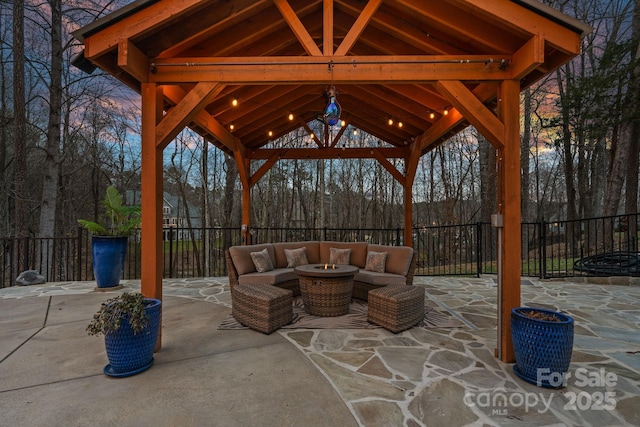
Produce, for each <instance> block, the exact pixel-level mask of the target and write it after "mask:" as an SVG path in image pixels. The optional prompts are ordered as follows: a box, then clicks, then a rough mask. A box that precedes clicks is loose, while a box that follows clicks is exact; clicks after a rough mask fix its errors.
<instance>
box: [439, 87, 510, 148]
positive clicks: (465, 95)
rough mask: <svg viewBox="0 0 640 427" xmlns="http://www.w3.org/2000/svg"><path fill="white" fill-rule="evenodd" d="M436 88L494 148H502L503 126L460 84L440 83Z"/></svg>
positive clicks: (503, 142)
mask: <svg viewBox="0 0 640 427" xmlns="http://www.w3.org/2000/svg"><path fill="white" fill-rule="evenodd" d="M436 88H437V89H438V91H439V92H440V93H442V95H444V96H445V97H446V98H447V100H449V102H451V104H452V105H453V106H454V107H456V109H457V110H459V111H460V112H462V114H463V115H464V117H465V118H466V119H467V120H468V121H469V123H471V124H472V125H474V126H475V127H476V128H477V129H478V130H479V131H480V133H482V135H484V136H485V137H486V138H487V139H488V140H489V141H490V142H491V143H492V144H493V145H494V146H496V147H498V148H499V147H502V146H504V144H505V141H504V124H503V123H502V122H501V121H500V119H498V117H496V116H495V114H493V113H492V112H491V111H490V110H489V109H488V108H487V107H486V106H485V105H484V104H483V103H482V102H481V101H480V100H479V99H478V98H476V96H475V95H474V94H473V92H471V91H470V90H469V89H467V88H466V87H465V85H464V84H462V82H453V81H441V82H438V83H437V84H436Z"/></svg>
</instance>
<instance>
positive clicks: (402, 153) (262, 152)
mask: <svg viewBox="0 0 640 427" xmlns="http://www.w3.org/2000/svg"><path fill="white" fill-rule="evenodd" d="M375 150H378V153H379V154H381V155H383V156H384V157H386V158H388V159H390V158H396V159H404V158H405V157H406V156H407V155H408V153H409V148H408V147H403V148H400V147H398V148H387V147H381V148H289V149H286V150H281V149H277V148H261V149H258V150H254V151H253V152H252V153H251V159H252V160H259V159H262V160H266V159H269V158H270V157H271V156H273V154H274V152H276V153H278V155H279V156H280V159H289V160H291V159H340V158H344V159H375V158H376V154H374V152H375Z"/></svg>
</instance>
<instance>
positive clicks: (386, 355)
mask: <svg viewBox="0 0 640 427" xmlns="http://www.w3.org/2000/svg"><path fill="white" fill-rule="evenodd" d="M602 282H603V283H601V284H593V283H579V282H577V281H574V282H571V281H540V280H534V279H523V284H522V286H521V289H522V305H527V306H538V307H544V308H550V309H554V310H560V311H562V312H564V313H567V314H569V315H571V316H572V317H573V318H574V319H575V339H574V349H573V355H572V363H571V367H570V370H569V378H568V380H567V385H566V387H563V388H560V389H545V388H540V387H536V386H535V385H532V384H529V383H527V382H524V381H523V380H521V379H520V378H518V377H517V376H516V375H515V374H514V372H513V364H506V363H503V362H501V361H500V360H499V359H497V358H496V357H495V356H494V354H495V349H496V338H497V332H496V324H497V321H496V301H497V285H496V280H495V277H493V276H483V277H482V278H466V277H416V280H415V284H416V285H417V286H420V287H423V288H424V289H425V291H426V296H427V299H428V304H429V305H430V306H432V307H433V308H434V309H436V310H438V311H440V312H442V313H444V314H447V315H450V316H452V317H454V318H456V319H458V320H459V322H460V327H456V328H438V329H423V328H412V329H410V330H408V331H405V332H402V333H399V334H393V333H391V332H388V331H386V330H384V329H360V330H358V329H349V330H345V329H334V330H330V329H317V330H296V329H288V330H284V329H281V330H279V331H277V332H276V333H274V334H272V336H271V337H277V336H280V337H281V338H282V339H284V342H283V343H282V344H283V345H286V346H287V347H288V348H287V351H291V349H295V352H297V353H299V354H300V355H301V356H302V357H300V358H296V361H297V362H296V363H298V364H301V365H305V366H301V368H305V367H311V368H310V369H311V370H312V371H315V372H316V373H318V374H319V376H318V377H317V378H316V379H315V380H314V381H315V382H314V383H311V384H308V387H307V388H304V389H303V390H294V391H292V390H289V391H288V392H287V393H295V395H296V396H297V395H300V396H299V397H300V399H303V400H302V402H305V401H306V402H308V404H304V403H299V402H298V401H297V400H295V399H290V400H289V402H290V405H291V407H290V408H286V409H285V410H282V409H280V410H281V411H283V412H281V413H280V415H278V414H277V413H275V414H274V415H273V416H274V417H276V418H277V417H278V416H280V417H281V418H280V419H279V421H280V425H331V423H335V422H338V421H327V420H326V419H324V418H322V417H319V415H318V414H315V415H309V417H310V418H308V419H306V418H304V417H305V416H306V413H305V411H307V412H309V411H320V412H326V413H329V412H331V411H336V415H335V416H336V417H337V418H335V419H341V418H340V417H342V421H340V422H341V423H344V422H345V421H344V418H345V414H349V413H350V414H351V415H350V416H352V417H353V423H352V425H360V426H409V427H414V426H447V427H449V426H463V425H470V426H512V425H514V426H560V425H567V426H574V425H575V426H613V425H629V426H637V425H640V410H639V409H638V408H640V333H639V330H640V286H637V285H635V282H634V281H633V280H628V281H627V282H623V281H620V280H618V281H614V283H625V284H623V285H616V284H610V283H609V281H606V280H603V281H602ZM605 282H606V283H605ZM122 283H123V285H124V290H125V291H126V290H138V289H139V282H137V281H123V282H122ZM94 286H95V285H94V284H93V283H88V282H65V283H50V284H46V285H36V286H30V287H11V288H5V289H0V331H1V330H2V329H5V331H7V330H8V331H10V332H4V333H3V332H0V334H5V335H0V337H3V339H2V344H0V407H2V408H3V409H2V412H3V413H4V415H1V416H0V424H3V422H2V418H5V420H13V421H15V422H18V423H22V422H24V423H33V422H38V421H39V420H45V421H46V420H48V421H49V422H48V423H47V425H82V424H83V423H82V422H81V421H82V420H83V418H82V417H81V416H79V415H77V414H75V413H74V408H73V407H72V408H71V409H69V408H67V409H66V410H65V411H63V412H62V413H61V415H59V416H55V417H52V416H49V417H47V416H46V414H42V415H41V416H40V415H38V411H42V412H44V411H45V410H44V409H42V408H43V406H39V405H38V401H37V400H34V399H36V397H34V396H40V399H43V400H46V402H47V404H46V405H44V408H50V407H55V406H56V401H55V399H56V397H55V395H54V396H51V395H48V394H47V395H46V396H45V395H44V394H42V393H40V392H39V390H42V388H43V387H45V386H47V385H48V384H55V385H56V386H59V387H63V388H64V387H71V386H72V385H73V384H74V380H76V379H80V378H89V377H90V378H92V381H94V382H100V381H101V380H102V378H103V377H104V376H103V375H102V374H101V365H100V363H103V361H101V360H100V355H99V353H100V350H99V349H98V348H97V345H94V344H90V345H91V346H92V351H93V352H94V353H96V354H93V355H92V356H91V357H85V358H80V359H77V357H78V356H77V353H76V350H78V349H79V347H77V346H81V345H86V344H84V343H87V342H88V341H86V340H87V338H86V337H82V339H80V338H78V339H75V338H74V339H72V340H71V341H69V342H67V343H66V344H65V346H64V348H65V349H66V350H64V349H63V350H60V349H59V348H58V350H57V351H62V352H63V353H64V352H67V353H66V354H64V355H63V356H60V360H62V359H64V360H66V361H67V362H68V363H71V364H75V366H78V367H79V368H80V369H79V372H80V373H78V374H75V375H77V378H74V377H73V376H72V377H68V378H67V377H64V375H62V374H60V376H56V372H57V369H59V368H55V367H42V366H34V365H38V364H42V365H47V359H46V358H40V359H34V356H33V352H40V353H46V352H47V351H48V350H47V349H48V345H53V344H50V343H47V341H46V332H47V322H48V319H54V317H52V316H54V315H55V314H56V313H55V312H53V311H52V310H54V309H57V310H64V309H66V308H68V307H67V306H66V305H65V304H68V306H69V307H70V306H71V305H73V304H75V303H77V301H78V298H80V297H78V295H85V296H88V295H92V296H93V298H94V299H97V300H104V299H106V298H107V297H108V296H111V295H108V294H111V293H110V292H108V293H103V292H95V291H94ZM96 294H100V295H96ZM163 295H164V297H165V299H167V300H171V301H173V300H174V299H175V298H179V300H180V301H182V302H181V303H180V304H189V302H191V303H194V304H195V303H196V302H197V305H193V306H190V305H185V306H184V307H185V308H184V311H180V312H179V313H178V312H176V313H178V314H174V315H173V317H170V316H172V312H171V311H168V312H167V313H168V314H167V315H166V316H165V314H163V316H165V321H164V324H163V348H162V349H161V350H160V351H159V352H158V353H156V356H155V357H156V366H155V367H154V368H152V369H151V370H149V371H148V373H144V374H141V375H138V376H137V377H132V378H136V379H135V381H136V382H135V383H132V384H138V382H139V384H140V387H143V388H144V387H145V377H147V378H149V381H167V380H166V378H165V379H164V380H160V379H158V380H152V379H151V378H153V377H152V376H151V374H149V373H152V372H154V370H157V369H158V367H159V366H163V363H165V362H163V360H164V359H163V353H165V354H166V356H165V357H166V358H167V362H166V363H165V364H166V366H169V365H170V364H171V363H169V362H173V359H171V357H173V356H172V355H173V354H174V353H172V352H174V351H176V350H175V349H173V348H172V347H171V345H170V343H171V341H170V338H171V336H172V335H171V331H172V329H173V328H177V327H178V325H179V324H181V323H180V322H184V324H187V325H190V326H189V328H190V329H189V331H190V332H189V333H191V334H193V336H192V337H191V339H192V341H191V342H193V345H194V346H196V345H200V346H205V347H207V351H209V352H210V353H211V354H213V353H214V352H215V351H216V350H215V347H216V342H215V341H216V340H212V339H209V338H208V336H207V334H212V333H213V331H214V330H215V329H216V326H217V324H208V325H204V324H203V323H204V322H205V320H204V319H203V318H202V314H201V313H204V312H211V311H214V312H216V313H218V314H217V315H216V316H217V317H215V319H222V318H223V317H224V316H226V315H227V314H228V313H229V312H230V300H231V298H230V293H229V288H228V281H227V279H226V278H204V279H166V280H165V281H164V283H163ZM47 297H50V298H49V300H48V308H47V310H48V311H47V316H46V317H45V319H44V323H43V326H42V327H41V328H39V329H38V331H36V332H35V333H33V335H30V336H29V335H28V334H27V335H25V334H20V333H19V332H20V331H21V326H20V325H19V324H16V322H17V321H18V320H17V319H20V317H21V316H24V315H25V312H28V310H29V307H31V305H29V301H31V302H33V301H37V299H42V298H47ZM176 301H178V300H176ZM92 302H93V301H92ZM203 303H208V304H203ZM25 304H26V305H25ZM98 305H99V304H98ZM20 307H22V308H20ZM94 309H97V306H96V305H95V304H94V305H93V306H91V307H90V310H87V309H83V311H82V315H80V314H78V315H77V316H75V317H73V319H72V320H73V322H72V321H71V320H69V322H61V323H60V324H58V325H55V326H56V327H58V328H64V327H65V325H71V324H73V325H75V324H76V323H78V322H80V323H81V324H82V326H84V325H85V324H86V323H87V322H88V320H89V319H90V316H91V314H92V313H93V312H94V311H95V310H94ZM34 311H35V309H34ZM189 313H192V314H193V315H192V316H189V315H188V314H189ZM204 326H206V327H204ZM74 327H75V328H76V329H79V328H80V327H79V326H74ZM215 333H216V334H217V335H215V337H226V339H233V340H235V339H236V338H230V337H236V336H237V337H239V338H237V339H238V340H240V339H242V340H244V341H243V342H245V343H251V342H253V344H251V346H250V347H251V349H252V351H253V350H255V351H256V352H255V353H253V352H252V353H251V354H250V357H249V356H247V357H248V360H250V361H251V360H253V361H255V363H256V364H259V363H267V362H264V361H262V360H261V357H262V356H260V355H261V354H264V349H265V348H266V347H267V346H266V344H265V343H266V341H265V340H267V337H266V336H264V335H263V334H261V333H258V332H255V331H215ZM234 334H237V335H234ZM165 336H166V337H167V338H166V339H165V338H164V337H165ZM43 337H44V341H42V342H40V343H39V344H38V345H37V346H35V344H32V342H34V341H35V340H37V339H38V338H40V339H43ZM91 339H93V340H95V338H91ZM218 339H221V338H218ZM272 339H276V338H272ZM165 342H166V343H167V349H165ZM202 342H204V343H206V344H198V343H202ZM218 342H219V343H220V344H219V345H223V344H222V341H218ZM269 342H271V341H269ZM236 344H237V343H236ZM225 345H226V344H225ZM188 346H189V344H188V343H187V344H186V345H183V346H182V347H183V348H182V349H181V350H180V351H181V352H182V354H183V357H185V358H186V357H188V356H184V354H186V355H188V354H189V353H190V352H191V351H192V350H194V349H189V348H188ZM185 347H187V348H185ZM256 349H257V350H256ZM199 350H201V351H202V349H199ZM258 350H261V351H263V353H261V352H260V351H258ZM246 351H249V350H248V349H247V350H246ZM102 357H104V356H102ZM194 357H195V356H194ZM74 359H76V360H75V361H74ZM169 359H171V360H169ZM25 360H37V362H30V363H31V365H30V366H29V368H27V367H25V366H24V363H25V362H24V361H25ZM181 360H182V359H181ZM271 363H272V362H271ZM292 363H293V362H292ZM85 364H86V366H85ZM306 365H308V366H306ZM176 366H177V365H176ZM189 366H192V365H189ZM283 366H286V364H283ZM220 368H221V366H217V367H216V368H214V369H220ZM288 368H289V369H291V370H293V367H291V366H288ZM20 369H25V370H27V371H30V370H38V369H45V370H46V369H49V370H50V371H51V375H50V378H48V379H42V377H46V376H47V375H46V374H45V373H44V372H41V373H40V374H39V376H38V377H37V378H36V377H33V378H32V377H31V376H33V375H35V374H33V373H29V372H26V371H25V372H24V373H23V374H20V375H19V374H18V373H19V371H20ZM312 371H300V375H302V376H303V377H304V376H305V375H307V376H308V375H311V374H310V372H312ZM303 372H307V373H303ZM293 374H294V373H292V375H293ZM30 375H31V376H30ZM175 375H176V378H180V380H179V381H186V383H188V382H189V380H188V379H189V376H193V377H194V378H192V380H193V381H198V378H197V376H198V375H202V374H201V373H197V372H194V371H193V368H192V369H191V370H178V372H176V373H175ZM212 375H213V374H212ZM225 375H231V373H229V372H227V373H225ZM247 375H249V374H247ZM309 378H310V379H309V381H311V377H309ZM236 380H237V379H233V381H236ZM242 380H243V381H244V380H245V379H242ZM302 380H304V378H303V379H302ZM102 381H103V382H104V380H102ZM117 381H123V380H117ZM124 381H128V380H124ZM176 381H178V380H176ZM218 381H221V380H220V379H218ZM229 381H232V379H229ZM270 381H274V380H273V379H271V380H270ZM322 381H325V382H326V384H328V385H329V387H328V388H329V389H333V390H334V392H331V391H329V392H328V393H327V397H325V398H324V399H325V400H323V398H322V397H321V396H322V393H324V391H323V389H322V384H321V382H322ZM110 384H114V383H112V382H110ZM153 384H156V383H155V382H154V383H153ZM234 384H236V385H235V386H234V393H238V392H239V391H240V390H236V388H237V387H238V386H237V381H236V382H234ZM269 384H271V383H269V382H265V383H264V385H263V386H262V387H265V388H267V390H262V393H263V395H264V396H266V395H268V394H269V393H270V390H268V388H270V385H269ZM314 384H317V386H316V385H314ZM148 386H150V385H149V384H148ZM251 386H252V384H251V382H250V381H248V380H247V382H246V387H251ZM282 386H283V387H285V385H282ZM292 387H293V386H292ZM56 390H58V389H56ZM89 390H90V389H85V390H84V392H85V393H90V391H89ZM32 391H33V393H32V394H31V393H30V392H32ZM332 393H335V396H337V397H339V399H336V400H335V401H334V400H331V395H332ZM251 394H254V393H253V392H251V393H249V392H247V393H246V395H251ZM29 396H31V397H29ZM62 396H64V392H61V394H60V397H61V398H62ZM98 396H99V397H101V398H104V397H102V394H99V395H98ZM296 398H297V397H296ZM105 399H106V400H108V398H105ZM162 399H163V400H159V401H157V402H155V404H157V405H158V406H162V405H160V404H159V403H158V402H164V403H163V405H164V404H166V402H171V401H172V397H171V395H167V396H165V397H163V398H162ZM304 399H306V400H304ZM24 400H26V401H24ZM340 400H341V401H342V402H343V403H344V405H345V407H346V408H347V409H348V412H346V411H345V412H344V413H339V411H340V408H339V407H338V406H340V405H336V404H335V402H336V401H340ZM134 401H135V400H134ZM119 402H120V404H121V405H124V406H126V405H127V403H125V401H119ZM66 403H67V405H68V404H69V402H66ZM59 404H60V406H61V407H62V406H64V404H65V402H59ZM254 404H255V405H258V402H256V401H254V402H253V403H252V402H251V401H246V400H245V401H244V402H238V404H237V405H235V406H234V405H229V404H227V405H226V406H225V405H222V406H221V405H218V406H216V411H217V412H216V411H211V412H208V411H209V409H207V408H205V407H203V408H202V411H203V413H202V414H196V413H195V412H197V409H190V410H189V413H181V408H180V407H174V408H173V409H174V411H176V412H175V413H176V414H177V415H175V416H174V417H164V418H163V417H161V416H158V419H157V420H155V425H203V424H202V420H210V421H211V422H210V423H208V425H247V424H246V422H247V419H248V418H247V417H249V415H247V414H244V415H242V414H243V413H244V412H247V413H248V412H249V408H250V407H251V406H252V405H254ZM144 405H150V406H153V405H154V401H153V400H150V401H148V400H144ZM296 405H298V406H296ZM231 406H233V407H231ZM287 406H289V404H287ZM75 410H77V411H81V410H82V408H75ZM126 410H127V411H128V410H133V409H130V408H128V407H127V409H126ZM185 410H186V409H185ZM92 411H93V413H94V414H96V415H94V416H102V415H100V409H99V408H94V409H92ZM225 411H226V412H225ZM234 411H235V412H234ZM264 411H265V410H263V413H264ZM288 411H291V412H290V413H291V414H294V415H291V416H292V417H294V418H289V415H288V414H289V412H288ZM267 412H268V411H267ZM325 415H326V414H325ZM252 416H254V419H255V420H257V421H258V424H254V425H267V424H263V423H261V422H260V421H263V422H266V421H267V419H265V418H262V419H260V415H259V413H258V414H256V415H252ZM103 417H104V416H103ZM295 417H298V418H297V419H296V418H295ZM314 417H315V418H314ZM318 417H319V418H318ZM346 418H349V416H348V415H347V416H346ZM102 419H103V420H109V421H113V423H114V424H116V421H115V420H116V419H117V417H115V416H114V417H113V418H111V417H108V418H102ZM309 419H311V420H316V421H317V423H318V424H314V422H313V421H311V422H309ZM94 420H95V418H94ZM131 420H132V419H131V418H125V419H124V422H122V421H123V419H120V421H119V424H120V425H138V424H136V423H135V422H133V421H131ZM216 420H217V422H216ZM233 420H236V422H237V423H236V422H234V421H233ZM349 421H350V420H349ZM7 425H18V424H7ZM23 425H27V424H23ZM32 425H36V424H32ZM85 425H86V424H85ZM95 425H98V424H95ZM102 425H111V422H105V424H102ZM139 425H144V423H141V424H139Z"/></svg>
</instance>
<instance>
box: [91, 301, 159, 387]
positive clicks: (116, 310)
mask: <svg viewBox="0 0 640 427" xmlns="http://www.w3.org/2000/svg"><path fill="white" fill-rule="evenodd" d="M161 305H162V303H161V301H160V300H158V299H155V298H145V297H144V296H143V295H142V294H141V293H139V292H132V293H126V292H125V293H123V294H122V295H118V296H116V297H114V298H111V299H109V300H107V301H105V302H104V303H102V305H101V306H100V309H99V310H98V312H97V313H96V314H94V315H93V320H92V321H91V323H89V325H88V326H87V332H88V333H89V335H104V344H105V348H106V351H107V358H108V359H109V364H108V365H106V366H105V367H104V370H103V372H104V373H105V374H106V375H109V376H112V377H127V376H131V375H135V374H138V373H140V372H143V371H145V370H147V369H149V368H150V367H151V365H153V351H154V349H155V346H156V343H157V341H158V334H159V331H160V319H161V316H162V311H161Z"/></svg>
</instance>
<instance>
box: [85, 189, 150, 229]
mask: <svg viewBox="0 0 640 427" xmlns="http://www.w3.org/2000/svg"><path fill="white" fill-rule="evenodd" d="M102 206H103V207H104V209H105V215H104V221H103V222H102V223H99V222H94V221H87V220H85V219H79V220H78V223H79V224H80V225H81V226H82V227H84V228H85V229H87V230H89V232H90V233H91V234H93V235H94V236H128V235H130V234H132V233H133V232H134V231H135V230H136V228H137V227H138V226H139V225H140V220H141V219H140V206H126V205H123V204H122V195H121V194H120V193H119V192H118V190H117V189H116V187H114V186H113V185H110V186H109V187H107V192H106V194H105V196H104V200H103V201H102Z"/></svg>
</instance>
